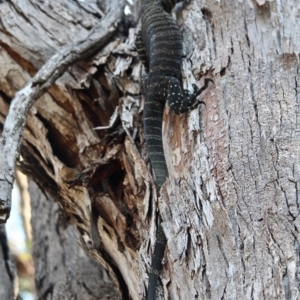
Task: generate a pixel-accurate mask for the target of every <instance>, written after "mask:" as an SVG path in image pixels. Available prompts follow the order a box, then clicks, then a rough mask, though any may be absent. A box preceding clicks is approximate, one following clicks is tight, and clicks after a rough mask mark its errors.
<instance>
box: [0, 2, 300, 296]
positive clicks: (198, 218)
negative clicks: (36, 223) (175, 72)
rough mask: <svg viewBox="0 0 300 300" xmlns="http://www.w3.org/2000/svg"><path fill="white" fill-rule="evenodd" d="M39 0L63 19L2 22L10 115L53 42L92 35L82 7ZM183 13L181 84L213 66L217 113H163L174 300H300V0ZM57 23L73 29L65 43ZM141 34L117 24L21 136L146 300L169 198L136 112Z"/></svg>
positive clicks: (43, 177) (28, 165) (27, 152)
mask: <svg viewBox="0 0 300 300" xmlns="http://www.w3.org/2000/svg"><path fill="white" fill-rule="evenodd" d="M23 1H25V0H23ZM20 2H22V1H9V2H6V3H2V4H1V5H2V8H3V7H5V8H6V9H7V11H10V12H11V13H10V17H11V16H14V13H13V12H14V11H19V12H20V11H21V12H22V9H21V8H19V10H13V9H12V8H11V7H10V4H11V3H14V4H15V5H16V3H20ZM25 2H26V3H27V1H25ZM25 2H24V3H25ZM31 2H33V1H31ZM31 2H30V3H31ZM36 3H39V4H38V5H45V6H46V8H47V9H46V10H45V9H44V10H42V11H48V13H50V14H51V13H52V12H53V11H55V12H60V13H57V14H55V15H58V16H59V17H61V16H63V17H64V21H63V22H57V23H56V24H52V23H51V25H49V24H50V23H47V22H45V23H43V26H41V25H40V23H38V22H36V21H35V20H31V19H30V20H31V22H27V20H25V18H24V20H23V23H24V24H28V26H30V28H28V27H25V26H22V27H17V29H18V30H16V29H15V30H13V28H14V27H13V26H11V23H13V22H14V19H12V18H10V19H9V20H10V21H9V22H10V23H9V26H8V21H7V20H8V17H7V19H6V22H5V19H3V20H2V25H1V26H2V27H3V28H4V29H3V28H2V30H1V31H0V39H1V40H2V41H4V42H2V45H3V48H2V49H1V57H0V58H1V60H2V62H6V64H5V66H7V67H5V68H3V69H1V75H0V76H1V77H0V78H1V81H0V82H1V86H0V87H1V91H2V93H1V97H0V108H1V109H0V122H2V123H3V121H4V116H5V115H6V114H7V107H8V104H9V99H10V98H12V97H13V96H14V94H15V92H16V91H17V90H18V89H20V88H21V87H22V86H24V84H25V82H26V81H27V80H28V79H29V77H30V76H29V74H30V75H33V74H34V73H35V72H36V70H37V69H39V68H40V66H41V65H42V64H43V63H44V62H45V61H46V60H47V58H48V55H49V51H55V49H57V48H58V44H60V43H61V44H65V43H66V42H67V41H68V40H69V39H70V36H71V38H72V37H74V35H75V34H74V32H76V35H81V34H82V32H83V31H85V30H86V29H84V26H83V25H82V22H79V21H78V19H77V18H78V13H77V11H76V14H75V13H74V14H71V15H72V17H73V18H67V17H66V14H63V13H62V12H61V11H63V12H64V10H63V6H62V5H61V2H60V1H55V3H56V4H55V6H54V8H51V9H49V7H48V6H47V5H48V4H47V2H44V3H42V4H41V2H39V1H37V2H36ZM68 3H69V2H68ZM72 3H75V2H72ZM76 3H77V2H76ZM78 3H79V2H78ZM27 4H29V2H28V3H27ZM37 7H38V6H37ZM0 8H1V6H0ZM31 8H32V7H31ZM44 8H45V7H44ZM23 9H24V6H23ZM34 9H36V10H37V11H39V9H38V8H36V7H35V8H34ZM79 11H80V12H82V13H83V14H87V15H86V17H87V16H88V14H89V12H88V11H87V10H86V9H83V10H81V9H80V10H79ZM177 12H178V20H179V22H180V25H181V30H182V33H183V37H184V44H185V47H186V50H185V52H186V53H185V58H184V61H183V74H184V79H185V80H184V86H185V87H190V85H191V84H192V83H196V84H198V85H200V82H201V81H202V77H203V76H205V74H207V73H208V72H210V73H212V77H213V78H214V80H215V87H214V88H211V89H210V90H209V91H207V93H206V94H205V95H203V99H202V100H203V101H205V102H206V106H205V107H201V108H199V109H196V110H194V111H193V112H191V113H190V114H185V115H183V116H174V115H172V114H171V113H170V112H169V110H168V108H167V109H166V113H165V116H164V121H165V123H164V143H165V154H166V158H167V163H168V167H169V174H170V180H169V181H168V182H167V183H166V184H165V185H164V187H163V189H162V197H161V199H159V210H160V213H161V215H162V218H163V221H164V222H163V226H164V229H165V233H166V236H167V238H168V248H167V250H166V253H165V260H164V266H163V272H162V279H163V280H162V283H163V285H162V288H161V294H163V296H162V299H298V298H299V266H300V261H299V253H300V251H299V249H300V248H299V240H300V237H299V230H300V229H299V225H300V224H299V199H298V184H299V170H300V168H299V166H300V165H299V158H300V155H299V146H298V145H299V142H300V134H299V132H300V130H299V128H300V125H299V115H300V114H299V107H300V106H299V101H300V100H299V80H300V77H299V62H298V60H299V55H298V54H299V53H300V51H299V50H300V42H299V38H298V37H299V32H300V28H299V27H300V22H299V17H298V7H297V5H295V2H294V1H291V0H290V1H281V2H280V1H250V0H249V1H247V0H245V1H238V2H233V1H189V2H186V3H185V5H183V7H179V8H177ZM28 15H29V16H28V17H29V18H32V16H34V14H28ZM5 16H8V15H7V14H5ZM16 16H18V18H22V17H23V16H24V14H22V13H19V14H16ZM67 16H68V14H67ZM11 19H12V20H11ZM37 19H38V18H37ZM51 19H52V20H56V17H55V16H54V15H53V16H52V18H51ZM70 19H71V21H69V20H70ZM74 19H75V20H77V21H76V22H74ZM86 19H89V18H82V19H81V21H82V20H86ZM51 22H52V21H51ZM53 22H55V21H53ZM61 23H63V24H67V25H68V26H67V25H64V26H63V30H61V31H59V32H60V33H57V31H56V34H55V35H54V39H53V35H52V34H50V33H51V32H53V30H54V29H53V28H60V26H62V25H60V24H61ZM74 24H75V25H74ZM76 26H77V27H76ZM20 28H21V29H20ZM37 28H38V29H37ZM19 30H25V32H28V34H29V35H31V36H32V35H35V36H42V37H43V39H39V41H38V42H36V41H35V40H33V39H28V38H27V36H25V35H24V34H23V35H24V36H23V35H22V34H20V32H19ZM39 31H41V32H42V33H43V34H40V35H38V34H37V32H39ZM136 31H137V28H132V29H131V30H129V34H128V37H127V39H126V38H125V36H127V35H126V33H125V36H124V33H121V32H120V31H118V33H116V35H114V36H113V37H112V40H110V41H109V42H108V44H107V46H106V47H105V48H102V50H101V51H100V52H99V53H97V54H96V56H94V57H93V58H90V60H86V61H85V62H81V63H80V64H77V65H74V66H73V67H72V68H70V69H68V71H67V72H66V73H65V74H64V77H63V78H62V79H60V80H59V81H57V83H56V85H55V86H53V87H52V88H51V89H50V90H49V93H47V94H45V95H44V96H43V97H41V99H40V100H39V101H38V102H37V103H36V105H35V106H34V108H33V109H32V110H31V111H30V114H29V116H28V118H27V125H26V128H25V131H24V141H23V146H22V154H23V156H24V162H23V163H22V169H23V170H24V171H25V172H26V173H28V174H31V176H32V177H33V178H34V179H35V181H36V182H37V183H38V184H39V186H40V187H42V188H43V189H44V190H45V191H46V192H47V193H48V194H50V195H51V196H52V198H53V199H55V200H56V201H57V202H58V204H59V205H60V206H61V208H62V210H63V211H64V212H65V213H66V215H67V216H68V217H69V218H70V220H72V222H74V223H75V224H76V225H77V228H78V229H79V232H80V237H81V241H82V245H83V247H84V248H85V250H86V251H87V252H89V253H90V254H91V255H92V256H93V257H94V258H95V259H96V261H97V262H98V263H101V264H102V265H104V266H105V268H106V269H107V270H108V272H109V274H110V276H111V278H112V279H113V280H114V282H115V284H116V286H117V287H118V288H119V290H120V291H121V295H122V297H123V298H124V299H127V298H132V299H142V298H143V296H144V293H145V285H146V284H147V270H149V264H150V258H151V251H152V249H153V245H154V241H155V239H154V236H155V235H154V232H155V217H156V214H155V213H154V212H155V211H156V208H157V202H156V199H155V188H154V184H153V180H152V177H151V173H150V172H149V171H148V168H147V165H146V164H145V158H146V156H145V147H144V146H145V145H144V140H143V134H142V130H141V122H140V119H141V114H140V113H141V111H142V107H143V106H142V103H143V102H140V101H139V97H138V93H139V67H140V66H139V64H138V62H137V59H136V53H135V52H133V43H134V38H135V36H134V34H135V32H136ZM58 37H59V42H58ZM49 45H51V46H50V47H49ZM35 47H38V48H37V50H38V51H36V48H35ZM49 49H50V50H49ZM1 65H3V64H2V63H1ZM12 70H13V72H12ZM26 72H27V73H26ZM25 74H26V75H25ZM11 78H13V80H11ZM118 103H119V104H118ZM114 112H116V114H115V115H116V116H117V118H116V122H114V123H113V124H111V126H110V127H109V126H108V125H109V118H110V117H111V116H112V115H114ZM96 126H102V127H105V126H106V128H108V127H109V128H110V129H106V130H102V131H99V132H95V131H93V130H92V128H93V127H96ZM107 126H108V127H107Z"/></svg>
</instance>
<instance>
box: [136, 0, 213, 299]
mask: <svg viewBox="0 0 300 300" xmlns="http://www.w3.org/2000/svg"><path fill="white" fill-rule="evenodd" d="M181 1H182V0H161V1H160V0H142V15H141V23H142V29H141V31H140V32H139V33H138V35H137V38H136V49H137V51H138V54H139V57H140V60H141V62H142V63H143V65H144V67H145V71H146V72H147V73H148V77H147V79H146V80H145V82H144V91H145V93H146V100H145V106H144V129H145V137H146V142H147V149H148V154H149V157H150V161H151V164H152V169H153V171H154V175H155V180H156V184H157V187H158V190H160V188H161V186H162V185H163V184H164V183H165V181H166V178H167V177H168V169H167V165H166V160H165V156H164V151H163V143H162V117H163V111H164V107H165V103H166V102H168V105H169V107H170V109H171V110H172V111H173V112H174V113H176V114H179V113H183V112H185V111H187V110H189V109H192V108H195V107H196V106H197V105H198V104H199V103H200V102H197V101H196V98H197V96H198V95H199V94H200V93H201V92H202V91H203V90H204V89H206V88H207V86H208V82H209V81H211V79H205V85H204V87H202V88H201V89H200V90H198V88H197V87H196V86H195V85H194V86H193V88H194V92H193V93H192V94H190V93H189V92H188V91H183V90H182V76H181V62H182V47H183V46H182V38H181V35H180V31H179V28H178V25H177V23H176V21H175V20H174V19H173V17H172V16H171V15H170V13H171V11H172V9H173V8H174V5H175V4H176V3H177V2H181ZM166 242H167V241H166V237H165V234H164V232H163V229H162V227H161V226H159V227H158V230H157V235H156V244H155V248H154V253H153V257H152V263H151V269H150V273H149V284H148V292H147V299H148V300H155V299H156V288H157V284H158V280H159V273H160V270H161V265H162V259H163V255H164V250H165V246H166Z"/></svg>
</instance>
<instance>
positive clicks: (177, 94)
mask: <svg viewBox="0 0 300 300" xmlns="http://www.w3.org/2000/svg"><path fill="white" fill-rule="evenodd" d="M209 82H212V83H213V81H212V80H211V79H210V78H205V80H204V86H203V87H201V88H200V89H198V88H197V86H196V85H195V84H193V89H194V92H193V93H190V92H189V91H187V90H184V91H182V88H181V85H180V82H179V80H178V79H177V78H175V77H166V78H165V79H164V81H163V82H162V85H164V88H163V90H164V92H165V96H166V99H167V101H168V105H169V107H170V109H171V110H172V111H173V112H174V113H175V114H182V113H184V112H186V111H188V110H192V109H194V108H196V107H197V106H198V105H199V104H200V103H204V102H202V101H197V97H198V96H199V95H200V94H201V93H202V92H203V91H204V90H205V89H207V87H208V83H209Z"/></svg>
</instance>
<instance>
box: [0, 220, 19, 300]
mask: <svg viewBox="0 0 300 300" xmlns="http://www.w3.org/2000/svg"><path fill="white" fill-rule="evenodd" d="M0 274H1V276H0V299H7V300H13V299H16V297H17V295H18V290H19V288H18V281H17V276H16V266H15V264H14V262H13V259H12V256H11V254H10V251H9V247H8V242H7V237H6V232H5V226H4V225H0Z"/></svg>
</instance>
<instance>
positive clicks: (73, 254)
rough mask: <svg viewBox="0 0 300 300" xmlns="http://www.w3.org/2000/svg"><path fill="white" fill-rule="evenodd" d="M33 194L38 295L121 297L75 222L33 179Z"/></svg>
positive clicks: (93, 299) (97, 299) (92, 299)
mask: <svg viewBox="0 0 300 300" xmlns="http://www.w3.org/2000/svg"><path fill="white" fill-rule="evenodd" d="M30 195H31V204H32V214H33V217H32V219H31V221H32V225H33V226H32V228H33V251H32V256H33V258H34V265H35V284H36V287H37V297H38V299H44V300H46V299H84V300H100V299H102V300H104V299H105V300H106V299H118V294H117V292H116V290H115V289H114V286H113V283H112V281H110V280H109V279H108V278H107V275H106V273H105V271H104V270H103V269H102V268H101V267H100V266H99V265H97V264H96V263H95V261H94V260H92V259H91V258H90V257H88V256H87V253H85V252H84V250H83V249H82V248H81V247H80V245H79V244H78V240H79V237H78V232H77V230H76V228H75V226H74V225H70V224H69V223H68V220H67V219H66V216H65V215H64V214H63V212H62V211H61V209H60V208H59V207H58V205H57V204H56V203H54V202H53V201H52V200H51V199H47V198H46V197H45V195H43V194H42V192H41V191H40V190H39V188H38V187H37V186H36V184H34V183H33V182H31V183H30ZM41 216H42V217H41Z"/></svg>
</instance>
